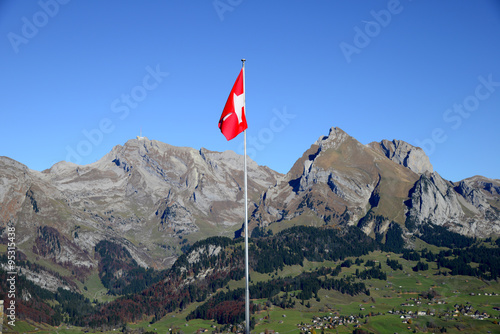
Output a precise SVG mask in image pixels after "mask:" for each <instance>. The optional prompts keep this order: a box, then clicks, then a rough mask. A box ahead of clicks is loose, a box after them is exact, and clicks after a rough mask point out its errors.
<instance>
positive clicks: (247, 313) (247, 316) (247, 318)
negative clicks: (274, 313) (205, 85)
mask: <svg viewBox="0 0 500 334" xmlns="http://www.w3.org/2000/svg"><path fill="white" fill-rule="evenodd" d="M241 61H242V63H243V65H242V68H243V92H245V100H246V87H245V61H246V59H242V60H241ZM245 100H244V101H243V105H244V106H245V109H244V112H245V115H246V112H247V106H246V101H245ZM243 142H244V152H243V153H244V159H243V160H244V163H245V321H246V323H245V327H246V333H247V334H250V292H249V286H248V276H249V273H248V190H247V188H248V183H247V130H246V129H245V131H244V132H243Z"/></svg>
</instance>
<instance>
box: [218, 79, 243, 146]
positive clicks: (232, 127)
mask: <svg viewBox="0 0 500 334" xmlns="http://www.w3.org/2000/svg"><path fill="white" fill-rule="evenodd" d="M243 75H244V72H243V69H241V71H240V74H239V75H238V78H236V82H235V83H234V86H233V89H231V93H230V94H229V97H228V98H227V102H226V105H225V106H224V110H223V111H222V115H221V116H220V119H219V129H220V131H221V132H222V134H223V135H224V136H225V137H226V139H227V140H231V139H233V138H234V137H236V136H237V135H239V134H240V133H242V132H243V131H245V130H246V129H247V127H248V126H247V119H246V117H245V91H244V84H243V82H244V80H243Z"/></svg>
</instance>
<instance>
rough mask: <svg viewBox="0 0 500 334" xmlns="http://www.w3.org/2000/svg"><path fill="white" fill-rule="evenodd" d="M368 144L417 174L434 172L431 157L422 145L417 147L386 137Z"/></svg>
mask: <svg viewBox="0 0 500 334" xmlns="http://www.w3.org/2000/svg"><path fill="white" fill-rule="evenodd" d="M368 146H369V147H371V148H373V149H375V150H377V151H379V152H381V153H382V154H384V155H385V156H386V157H387V158H389V159H391V160H392V161H394V162H396V163H398V164H400V165H402V166H405V167H407V168H409V169H410V170H412V171H413V172H415V173H417V174H422V173H426V172H427V173H432V172H433V168H432V165H431V163H430V161H429V157H428V156H427V155H426V154H425V152H424V150H422V149H421V148H420V147H415V146H412V145H410V144H408V143H406V142H404V141H402V140H396V139H394V140H392V141H389V140H387V139H384V140H382V141H381V142H380V143H377V142H373V143H370V144H368Z"/></svg>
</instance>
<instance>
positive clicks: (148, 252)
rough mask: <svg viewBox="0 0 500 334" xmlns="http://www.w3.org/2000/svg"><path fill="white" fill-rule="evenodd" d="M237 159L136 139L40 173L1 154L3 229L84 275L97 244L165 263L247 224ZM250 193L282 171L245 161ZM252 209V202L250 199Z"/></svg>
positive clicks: (23, 246)
mask: <svg viewBox="0 0 500 334" xmlns="http://www.w3.org/2000/svg"><path fill="white" fill-rule="evenodd" d="M242 170H243V157H242V156H239V155H237V154H235V153H233V152H230V151H227V152H222V153H221V152H212V151H209V150H206V149H203V148H202V149H200V150H195V149H192V148H185V147H174V146H171V145H168V144H165V143H161V142H158V141H155V140H148V139H147V138H144V139H137V140H136V139H134V140H129V141H128V142H127V143H126V144H125V145H123V146H116V147H114V148H113V149H112V151H111V152H109V153H108V154H107V155H105V156H104V157H103V158H102V159H100V160H99V161H97V162H95V163H93V164H90V165H85V166H79V165H75V164H72V163H69V162H60V163H57V164H55V165H54V166H53V167H52V168H50V169H48V170H45V171H43V172H37V171H33V170H30V169H29V168H27V167H26V166H24V165H22V164H20V163H18V162H16V161H14V160H12V159H9V158H6V157H1V158H0V219H1V224H0V226H3V227H5V225H6V224H8V223H11V224H13V225H14V226H15V227H16V234H17V235H16V237H17V245H18V247H19V250H20V251H22V252H23V253H25V254H26V255H27V256H28V259H31V260H32V261H33V260H34V259H36V258H40V257H42V258H46V259H47V260H50V261H52V262H53V263H55V264H57V265H61V266H63V267H68V268H71V270H72V271H73V272H77V273H80V274H82V275H84V274H85V273H86V272H87V273H88V272H90V271H92V270H94V269H95V268H96V266H97V263H96V260H95V258H94V247H95V245H96V244H97V243H99V241H101V240H104V239H106V240H113V241H114V242H116V243H118V244H120V245H123V246H124V247H125V248H126V249H127V250H128V251H129V252H130V254H131V256H132V257H133V258H134V260H135V261H136V262H137V263H138V264H140V265H142V266H144V267H156V268H165V267H169V266H170V265H171V264H172V263H173V261H174V260H175V259H176V258H177V256H178V255H179V254H180V246H181V245H180V243H185V242H188V241H189V242H193V241H196V240H198V239H204V238H206V237H208V236H214V235H226V236H230V237H232V236H234V232H235V231H236V230H237V229H238V228H239V226H240V225H241V224H242V221H243V220H244V203H243V196H242V191H240V190H241V189H242V188H243V172H242ZM248 173H249V188H248V190H249V198H250V200H251V199H252V198H254V199H258V198H259V196H260V194H261V193H262V192H263V191H264V190H265V189H267V188H268V187H269V186H271V185H273V184H275V183H276V180H277V178H279V177H280V176H281V175H280V174H279V173H277V172H275V171H272V170H271V169H269V168H267V167H262V166H258V165H257V164H256V163H255V162H254V161H252V160H249V161H248ZM250 205H255V204H254V203H253V202H251V203H250Z"/></svg>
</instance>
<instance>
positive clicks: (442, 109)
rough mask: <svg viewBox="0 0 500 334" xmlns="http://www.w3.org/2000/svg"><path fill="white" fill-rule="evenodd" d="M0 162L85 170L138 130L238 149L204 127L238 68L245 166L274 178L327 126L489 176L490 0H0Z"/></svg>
mask: <svg viewBox="0 0 500 334" xmlns="http://www.w3.org/2000/svg"><path fill="white" fill-rule="evenodd" d="M0 57H1V58H0V59H1V61H0V73H1V79H0V90H1V92H2V94H1V98H0V112H1V129H2V130H1V133H2V137H3V138H2V140H1V141H0V155H4V156H8V157H10V158H13V159H15V160H17V161H19V162H21V163H23V164H25V165H27V166H28V167H30V168H31V169H36V170H43V169H46V168H50V166H52V165H53V164H54V163H56V162H58V161H61V160H70V161H73V162H77V163H80V164H87V163H91V162H94V161H96V160H98V159H100V158H101V157H102V156H103V155H105V154H106V153H107V152H109V151H110V150H111V149H112V148H113V146H115V145H123V144H124V143H125V142H126V141H127V140H128V139H131V138H135V136H137V135H138V134H139V131H140V129H141V128H142V133H143V135H144V136H147V137H148V138H149V139H156V140H159V141H162V142H166V143H169V144H172V145H176V146H188V147H194V148H196V149H199V148H201V147H205V148H207V149H210V150H214V151H224V150H234V151H236V152H238V153H242V142H243V138H242V136H239V137H237V138H236V139H234V140H232V141H230V142H227V141H226V139H225V138H224V136H223V135H222V134H221V133H220V132H219V129H218V127H217V123H218V120H219V116H220V114H221V112H222V109H223V107H224V104H225V102H226V99H227V96H228V94H229V91H230V89H231V87H232V85H233V83H234V80H235V79H236V76H237V74H238V72H239V70H240V68H241V61H240V59H241V58H246V59H247V62H246V101H247V105H246V107H247V108H246V110H247V120H248V124H249V129H248V137H249V142H248V150H249V155H250V156H251V157H252V158H253V159H254V160H256V161H257V162H258V163H259V164H262V165H267V166H269V167H271V168H273V169H275V170H278V171H280V172H283V173H286V172H287V171H288V170H289V169H290V168H291V166H292V165H293V163H294V162H295V160H297V159H298V158H299V157H300V156H301V155H302V153H303V152H304V151H305V150H306V149H307V148H309V146H310V145H311V144H312V143H313V142H314V141H315V140H317V139H318V138H319V137H320V136H323V135H326V134H328V131H329V128H330V127H332V126H336V127H340V128H341V129H343V130H344V131H346V132H347V133H348V134H350V135H351V136H353V137H354V138H356V139H357V140H359V141H360V142H361V143H363V144H367V143H369V142H372V141H380V140H382V139H389V140H392V139H401V140H404V141H406V142H408V143H410V144H412V145H415V146H420V147H422V148H424V150H425V151H426V152H427V154H428V155H429V157H430V160H431V163H432V164H433V166H434V169H435V170H436V171H437V172H439V173H440V174H441V175H442V176H443V177H445V178H446V179H449V180H452V181H458V180H461V179H464V178H466V177H470V176H473V175H484V176H487V177H490V178H497V179H500V168H499V167H498V166H499V165H500V154H499V152H500V142H499V139H500V135H499V125H500V61H499V59H500V4H499V3H498V1H494V0H480V1H464V0H443V1H432V0H400V1H396V0H390V1H311V2H306V1H304V0H286V1H250V0H215V1H212V0H204V1H201V0H199V1H197V0H190V1H185V0H171V1H154V0H153V1H147V2H146V1H111V0H110V1H105V2H104V1H96V0H88V1H81V0H71V1H69V0H40V1H15V0H10V1H9V0H4V1H2V2H0Z"/></svg>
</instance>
